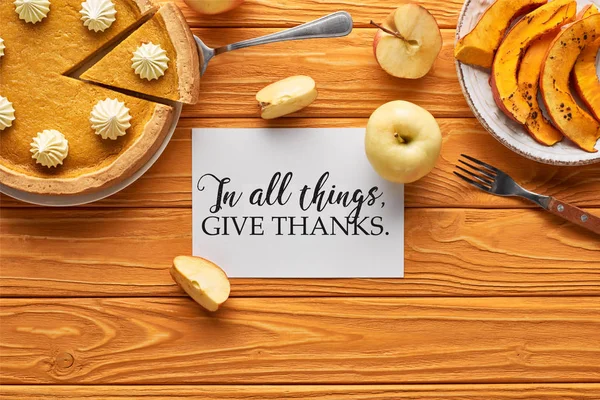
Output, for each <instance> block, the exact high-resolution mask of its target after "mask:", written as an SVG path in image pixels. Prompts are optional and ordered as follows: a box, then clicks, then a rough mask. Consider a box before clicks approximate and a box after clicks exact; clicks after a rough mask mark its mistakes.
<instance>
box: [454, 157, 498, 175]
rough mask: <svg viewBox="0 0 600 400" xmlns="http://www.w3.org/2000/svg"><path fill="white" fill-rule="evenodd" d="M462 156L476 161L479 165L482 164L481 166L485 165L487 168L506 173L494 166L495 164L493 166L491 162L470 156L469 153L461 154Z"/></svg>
mask: <svg viewBox="0 0 600 400" xmlns="http://www.w3.org/2000/svg"><path fill="white" fill-rule="evenodd" d="M461 156H463V157H464V158H466V159H467V160H471V161H473V162H474V163H476V164H479V165H481V166H483V167H485V168H487V169H489V170H490V171H494V172H496V173H502V174H503V173H504V172H502V171H500V170H499V169H498V168H496V167H493V166H491V165H490V164H486V163H484V162H483V161H479V160H478V159H476V158H473V157H471V156H468V155H466V154H461Z"/></svg>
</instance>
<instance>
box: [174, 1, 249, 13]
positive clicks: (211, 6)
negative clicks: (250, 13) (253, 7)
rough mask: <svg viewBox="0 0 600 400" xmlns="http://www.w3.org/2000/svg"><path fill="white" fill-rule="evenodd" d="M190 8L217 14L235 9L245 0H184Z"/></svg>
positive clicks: (199, 11)
mask: <svg viewBox="0 0 600 400" xmlns="http://www.w3.org/2000/svg"><path fill="white" fill-rule="evenodd" d="M183 1H184V2H185V3H186V4H187V5H188V6H190V8H191V9H192V10H194V11H196V12H197V13H199V14H204V15H215V14H222V13H226V12H228V11H231V10H233V9H234V8H236V7H237V6H239V5H240V4H242V3H243V2H244V0H183Z"/></svg>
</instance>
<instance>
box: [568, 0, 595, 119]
mask: <svg viewBox="0 0 600 400" xmlns="http://www.w3.org/2000/svg"><path fill="white" fill-rule="evenodd" d="M598 13H599V12H598V9H597V8H596V6H594V5H592V4H590V7H588V9H587V10H586V12H585V13H584V14H583V18H585V17H586V16H591V15H594V14H598ZM598 50H600V38H599V39H596V41H595V42H593V43H590V44H588V45H587V46H585V48H584V49H583V51H582V52H581V54H580V55H579V57H578V58H577V61H576V62H575V66H574V67H573V83H574V86H575V89H576V90H577V93H579V96H580V97H581V99H582V100H583V101H584V103H585V104H586V105H587V107H588V109H589V110H590V112H591V113H592V114H593V115H594V117H596V120H598V121H600V80H598V75H596V57H597V55H598Z"/></svg>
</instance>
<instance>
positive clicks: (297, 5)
mask: <svg viewBox="0 0 600 400" xmlns="http://www.w3.org/2000/svg"><path fill="white" fill-rule="evenodd" d="M167 1H171V0H160V1H159V2H162V3H166V2H167ZM175 3H176V4H177V5H178V6H179V7H180V8H181V10H182V11H183V13H184V15H185V18H186V20H187V21H188V23H189V24H190V26H192V27H278V28H280V29H281V28H288V27H292V26H296V25H298V24H303V23H305V22H308V21H311V20H313V19H316V18H320V17H322V16H324V15H326V14H329V13H332V12H335V11H340V10H345V11H348V12H349V13H350V14H351V15H352V19H353V20H354V26H355V27H368V26H370V25H369V21H370V20H375V21H378V22H381V21H383V20H384V19H385V18H386V17H387V15H388V14H389V13H390V12H392V11H393V10H395V9H396V7H398V4H399V3H398V2H395V3H394V2H389V1H387V0H369V2H368V6H367V5H366V4H365V2H364V1H360V0H346V1H339V0H277V1H273V0H247V1H246V3H245V4H243V5H242V6H240V7H238V8H236V9H235V10H233V11H231V12H228V13H225V14H220V15H200V14H198V13H196V12H195V11H193V10H192V9H191V8H190V7H188V6H187V5H186V4H185V3H184V1H183V0H176V1H175ZM415 3H419V4H421V5H422V6H423V7H425V8H427V9H428V10H429V12H430V13H431V14H432V15H433V16H434V17H435V19H436V20H437V23H438V25H439V26H440V27H441V28H455V27H456V24H457V22H458V14H459V13H460V9H461V7H462V4H463V1H462V0H445V1H443V2H440V1H439V0H417V1H415Z"/></svg>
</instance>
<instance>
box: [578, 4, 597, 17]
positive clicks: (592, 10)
mask: <svg viewBox="0 0 600 400" xmlns="http://www.w3.org/2000/svg"><path fill="white" fill-rule="evenodd" d="M598 12H599V11H598V7H596V5H594V4H588V5H586V6H585V7H583V8H582V9H581V11H579V14H577V19H584V18H587V17H590V16H592V15H594V14H598Z"/></svg>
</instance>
